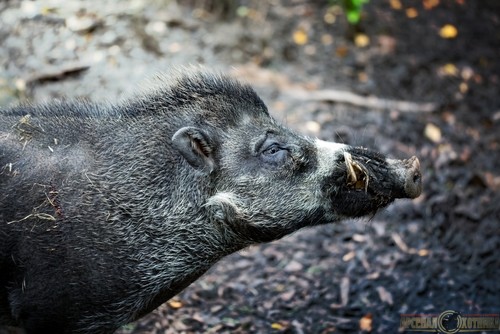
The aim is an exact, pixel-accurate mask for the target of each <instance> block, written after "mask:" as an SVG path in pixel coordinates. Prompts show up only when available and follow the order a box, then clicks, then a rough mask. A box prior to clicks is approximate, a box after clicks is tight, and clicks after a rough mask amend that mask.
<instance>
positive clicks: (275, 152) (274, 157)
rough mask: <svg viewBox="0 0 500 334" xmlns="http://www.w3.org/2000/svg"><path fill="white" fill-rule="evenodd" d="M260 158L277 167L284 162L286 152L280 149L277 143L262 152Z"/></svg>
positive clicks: (286, 155)
mask: <svg viewBox="0 0 500 334" xmlns="http://www.w3.org/2000/svg"><path fill="white" fill-rule="evenodd" d="M261 157H262V160H263V161H264V162H266V163H270V164H273V165H278V164H280V163H283V162H284V161H285V160H286V158H287V157H288V150H287V149H285V148H283V147H281V146H280V145H279V144H278V143H272V144H270V145H269V146H267V147H266V148H265V149H264V150H263V151H262V153H261Z"/></svg>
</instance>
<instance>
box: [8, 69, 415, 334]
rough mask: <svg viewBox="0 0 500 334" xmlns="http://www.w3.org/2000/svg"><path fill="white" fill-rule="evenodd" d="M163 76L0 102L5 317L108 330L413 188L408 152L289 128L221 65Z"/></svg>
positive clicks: (52, 329) (68, 329) (29, 324)
mask: <svg viewBox="0 0 500 334" xmlns="http://www.w3.org/2000/svg"><path fill="white" fill-rule="evenodd" d="M163 80H164V81H165V84H164V85H163V86H162V87H157V88H155V89H153V90H152V91H151V92H150V93H146V94H142V95H140V96H139V97H135V98H131V99H130V100H128V101H127V102H124V103H120V104H116V105H110V104H96V103H89V102H82V101H66V102H61V101H59V102H57V101H56V102H52V103H47V104H43V105H36V106H27V105H24V106H19V107H14V108H8V109H4V110H0V189H1V192H0V325H4V326H19V327H23V328H24V329H25V331H26V332H27V333H30V334H31V333H93V334H95V333H112V332H113V331H115V330H116V329H117V328H119V327H120V326H122V325H124V324H126V323H128V322H131V321H134V320H136V319H138V318H140V317H141V316H143V315H145V314H146V313H148V312H150V311H152V310H153V309H155V308H156V307H158V306H159V305H160V304H162V303H164V302H165V301H167V300H168V299H169V298H171V297H172V296H174V295H176V294H177V293H179V292H180V291H181V290H182V289H184V288H185V287H187V286H188V285H189V284H190V283H192V282H193V281H194V280H196V279H197V278H198V277H200V276H201V275H202V274H203V273H204V272H205V271H206V270H207V269H208V268H210V267H211V266H212V265H213V264H214V263H216V262H217V261H218V260H219V259H221V258H222V257H223V256H225V255H228V254H230V253H232V252H235V251H237V250H240V249H242V248H244V247H247V246H249V245H252V244H256V243H261V242H269V241H272V240H276V239H279V238H281V237H283V236H285V235H287V234H289V233H291V232H294V231H296V230H298V229H300V228H302V227H306V226H312V225H318V224H327V223H333V222H336V221H339V220H341V219H343V218H349V217H360V216H364V215H371V214H374V213H375V212H376V211H377V210H379V209H380V208H383V207H385V206H387V205H388V204H389V203H391V202H392V201H393V200H394V199H396V198H415V197H417V196H419V194H420V192H421V189H422V181H421V173H420V170H419V161H418V159H417V158H416V157H411V158H409V159H408V160H392V159H388V158H386V157H384V156H382V155H381V154H378V153H376V152H373V151H370V150H368V149H365V148H360V147H352V146H348V145H343V144H338V143H330V142H325V141H321V140H318V139H315V138H308V137H306V136H302V135H300V134H297V133H295V132H294V131H292V130H291V129H288V128H286V127H284V126H282V125H280V124H278V123H277V122H276V121H275V120H274V119H273V118H271V117H270V115H269V113H268V111H267V108H266V106H265V105H264V103H263V102H262V100H261V99H260V98H259V97H258V96H257V94H256V93H255V92H254V91H253V90H252V89H251V88H250V87H249V86H247V85H242V84H239V83H238V82H236V81H235V80H233V79H229V78H227V77H224V76H222V75H218V74H210V73H206V72H192V71H189V72H188V73H186V74H184V75H177V76H175V77H164V78H163Z"/></svg>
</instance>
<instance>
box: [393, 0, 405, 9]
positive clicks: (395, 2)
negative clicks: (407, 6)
mask: <svg viewBox="0 0 500 334" xmlns="http://www.w3.org/2000/svg"><path fill="white" fill-rule="evenodd" d="M390 4H391V8H392V9H396V10H400V9H401V8H403V5H402V4H401V1H400V0H390Z"/></svg>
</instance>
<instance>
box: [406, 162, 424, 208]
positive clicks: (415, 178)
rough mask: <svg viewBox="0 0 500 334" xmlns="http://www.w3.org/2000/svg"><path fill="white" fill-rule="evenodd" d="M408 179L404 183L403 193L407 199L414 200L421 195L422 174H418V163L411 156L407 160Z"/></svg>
mask: <svg viewBox="0 0 500 334" xmlns="http://www.w3.org/2000/svg"><path fill="white" fill-rule="evenodd" d="M408 164H409V166H408V167H407V168H408V174H407V175H408V177H407V179H406V181H405V193H406V195H407V196H408V197H409V198H416V197H418V196H420V194H421V193H422V173H420V161H418V158H417V157H415V156H413V157H411V158H410V159H408Z"/></svg>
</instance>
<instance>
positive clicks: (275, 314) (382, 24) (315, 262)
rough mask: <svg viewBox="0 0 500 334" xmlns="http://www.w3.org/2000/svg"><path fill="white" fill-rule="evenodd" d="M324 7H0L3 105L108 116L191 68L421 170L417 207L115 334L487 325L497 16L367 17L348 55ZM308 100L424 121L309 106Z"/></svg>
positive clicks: (311, 126)
mask: <svg viewBox="0 0 500 334" xmlns="http://www.w3.org/2000/svg"><path fill="white" fill-rule="evenodd" d="M325 2H326V1H311V2H305V1H292V0H290V1H286V0H274V1H269V2H267V1H253V2H252V1H249V3H248V7H246V9H245V8H243V9H242V7H239V8H238V6H235V8H229V10H226V9H224V8H223V6H221V5H219V6H209V5H210V4H211V3H212V2H210V1H193V3H192V4H190V5H189V6H178V5H176V3H170V2H169V3H168V4H165V5H161V4H160V3H159V2H155V3H153V4H148V5H144V4H142V3H141V2H139V1H136V2H127V3H126V5H124V4H123V3H120V5H119V6H118V5H116V3H115V2H109V3H107V4H102V3H101V2H97V1H96V2H92V3H87V5H84V4H80V3H77V2H69V3H64V2H62V3H64V5H63V4H62V3H59V2H56V1H53V2H49V3H48V4H46V5H40V4H39V3H23V4H22V5H18V4H15V3H8V4H5V3H2V4H1V5H0V10H1V11H0V22H1V23H0V65H1V67H0V104H2V105H6V104H9V103H16V102H17V101H18V100H20V99H21V100H22V99H25V98H27V99H29V100H32V101H35V102H39V101H43V100H47V99H50V98H53V97H62V96H67V97H85V98H92V99H95V100H102V99H109V100H115V99H117V98H121V97H123V96H126V95H127V94H129V93H130V92H132V91H135V90H137V88H138V87H142V86H144V85H147V84H146V83H145V82H146V81H145V80H146V79H147V78H148V77H151V75H153V74H154V73H155V72H158V71H161V70H167V69H169V68H171V67H172V66H175V65H181V64H195V63H201V64H204V65H206V66H207V67H212V68H217V69H220V70H223V71H225V72H231V73H232V74H234V75H235V76H238V77H240V78H242V79H243V80H246V81H248V82H250V83H251V84H253V85H254V86H255V88H256V90H257V91H258V92H259V93H260V94H261V95H262V96H263V98H264V100H265V101H266V102H267V103H268V105H269V107H270V110H271V113H272V114H274V115H275V116H276V117H277V118H279V119H281V120H283V121H284V122H285V123H286V124H288V125H289V126H291V127H293V128H295V129H297V130H299V131H302V132H305V133H308V134H310V135H314V136H318V137H320V138H322V139H326V140H337V141H342V142H345V143H348V144H354V145H363V146H367V147H372V148H376V149H378V150H380V151H381V152H382V153H385V154H388V155H390V156H394V157H407V156H409V155H413V154H415V155H417V156H418V157H419V158H420V161H421V163H422V167H423V172H424V181H425V183H424V195H423V196H421V197H420V198H418V199H416V200H414V201H399V202H397V203H395V204H394V205H392V206H391V207H389V208H388V209H387V210H385V211H384V212H381V213H379V214H377V215H376V216H375V217H374V218H373V219H371V220H369V221H367V220H363V221H347V222H343V223H341V224H338V225H331V226H323V227H318V228H314V229H306V230H303V231H300V232H298V233H296V234H294V235H292V236H289V237H287V238H285V239H283V240H281V241H279V242H274V243H271V244H266V245H262V246H255V247H252V248H250V249H247V250H244V251H242V252H240V253H238V254H234V255H232V256H229V257H228V258H226V259H224V260H223V261H221V262H220V263H219V264H218V265H217V266H215V267H214V268H213V269H212V270H211V271H210V272H209V273H207V274H206V275H205V276H203V278H202V279H200V280H198V281H197V282H196V283H194V284H193V285H192V286H190V287H189V288H188V289H186V290H185V291H184V292H183V293H181V294H180V295H179V296H178V297H177V298H176V299H174V300H173V301H171V302H169V303H167V304H165V305H163V306H162V307H160V308H159V309H158V310H157V311H155V312H154V313H153V314H151V315H148V316H147V317H145V318H143V319H142V320H140V321H139V322H137V323H135V324H131V325H129V326H127V327H126V328H124V329H123V330H121V333H270V332H273V331H274V332H287V333H299V334H300V333H334V332H335V333H337V332H338V333H344V332H345V333H351V332H356V331H359V330H360V328H364V329H369V327H370V326H371V327H372V332H376V333H389V332H396V331H397V330H398V327H399V321H400V314H401V313H434V314H436V313H437V314H439V313H441V312H442V311H445V310H449V309H452V310H457V311H460V312H462V313H495V312H496V313H498V312H500V284H499V283H498V282H499V279H498V277H500V258H499V256H498V249H499V248H500V228H499V224H500V205H499V203H500V194H499V189H500V149H499V140H500V131H499V130H500V126H499V123H500V100H499V98H498V93H499V90H498V86H499V80H500V78H499V75H500V62H499V61H498V57H499V55H500V3H498V2H497V1H468V0H460V1H459V0H455V1H452V0H449V1H443V0H442V1H440V2H439V1H401V2H399V1H383V0H372V1H371V2H370V4H369V5H368V6H366V8H365V16H364V18H363V27H364V28H365V31H364V33H365V34H366V37H368V39H369V40H368V43H367V45H365V46H363V39H361V40H360V39H358V40H357V43H353V42H352V41H351V40H350V39H347V38H346V36H348V35H349V34H350V33H352V32H349V31H348V29H347V25H346V23H345V20H344V19H343V17H342V16H341V15H340V14H339V13H338V12H337V11H336V10H335V9H333V10H332V8H331V7H329V6H327V5H326V4H325ZM214 3H215V2H214ZM433 3H438V5H437V6H433V5H432V4H433ZM400 7H401V8H400ZM424 7H427V8H428V9H425V8H424ZM429 7H430V8H429ZM411 9H414V10H415V11H416V12H417V14H418V15H417V16H416V17H414V18H410V17H409V16H413V14H412V13H414V12H413V11H412V10H411ZM236 10H238V11H237V12H238V13H239V14H240V16H238V15H236V14H234V13H235V12H236ZM446 24H451V25H453V26H454V27H456V28H457V31H458V35H457V36H456V37H455V38H451V39H445V38H443V37H441V36H440V29H441V28H442V27H443V26H444V25H446ZM358 37H359V36H358ZM363 38H364V37H363ZM364 42H365V43H366V39H365V40H364ZM318 89H336V90H344V91H353V92H355V93H357V94H360V95H363V96H368V95H370V96H376V97H379V98H386V99H397V100H406V101H414V102H435V103H437V104H438V105H439V107H438V108H437V110H436V111H435V112H402V111H398V110H396V109H392V110H390V109H389V110H388V109H379V110H377V109H371V108H370V109H369V108H362V107H356V106H353V105H350V104H343V103H335V102H325V101H311V99H309V98H308V96H309V95H308V93H310V92H314V91H315V90H318ZM297 92H300V93H301V94H297ZM360 321H362V322H363V325H360ZM360 326H361V327H360Z"/></svg>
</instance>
